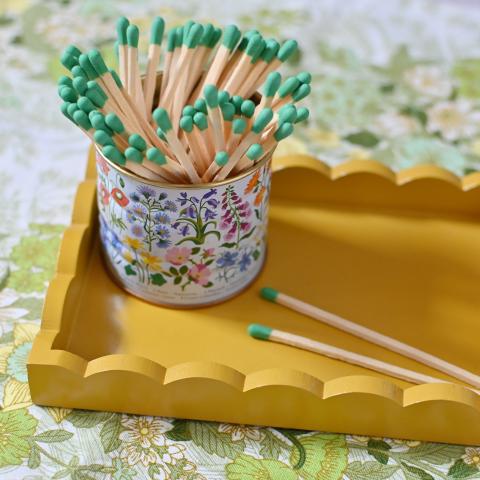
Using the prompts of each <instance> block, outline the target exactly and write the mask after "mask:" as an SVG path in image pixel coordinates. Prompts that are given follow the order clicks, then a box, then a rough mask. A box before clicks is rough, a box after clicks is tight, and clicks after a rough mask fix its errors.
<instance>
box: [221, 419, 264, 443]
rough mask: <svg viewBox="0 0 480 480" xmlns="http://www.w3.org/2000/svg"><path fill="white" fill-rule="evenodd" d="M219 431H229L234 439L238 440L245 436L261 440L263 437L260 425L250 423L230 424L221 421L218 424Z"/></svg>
mask: <svg viewBox="0 0 480 480" xmlns="http://www.w3.org/2000/svg"><path fill="white" fill-rule="evenodd" d="M218 431H219V432H221V433H228V434H230V435H231V436H232V441H234V442H238V441H239V440H243V439H244V438H249V439H250V440H255V441H259V440H260V439H261V436H262V435H261V430H260V429H259V428H258V427H250V426H248V425H230V424H228V423H221V424H220V425H219V426H218Z"/></svg>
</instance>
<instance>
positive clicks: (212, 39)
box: [208, 28, 222, 48]
mask: <svg viewBox="0 0 480 480" xmlns="http://www.w3.org/2000/svg"><path fill="white" fill-rule="evenodd" d="M221 37H222V29H221V28H215V30H214V31H213V33H212V35H211V37H210V41H209V42H208V48H213V47H214V46H215V45H216V44H217V43H218V41H219V40H220V38H221Z"/></svg>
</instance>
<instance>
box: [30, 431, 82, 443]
mask: <svg viewBox="0 0 480 480" xmlns="http://www.w3.org/2000/svg"><path fill="white" fill-rule="evenodd" d="M72 437H73V433H72V432H68V431H67V430H61V429H58V430H47V431H45V432H42V433H39V434H38V435H35V436H34V437H33V439H34V440H35V441H36V442H42V443H54V442H65V441H67V440H70V438H72Z"/></svg>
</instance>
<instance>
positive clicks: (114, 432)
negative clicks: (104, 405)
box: [100, 415, 123, 453]
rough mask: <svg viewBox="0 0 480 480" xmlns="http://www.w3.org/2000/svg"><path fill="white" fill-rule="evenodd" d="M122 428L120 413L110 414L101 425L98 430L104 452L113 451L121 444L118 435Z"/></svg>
mask: <svg viewBox="0 0 480 480" xmlns="http://www.w3.org/2000/svg"><path fill="white" fill-rule="evenodd" d="M122 428H123V427H122V424H121V416H120V415H112V416H111V417H110V418H109V419H108V420H107V421H106V422H105V423H104V424H103V425H102V429H101V430H100V440H101V442H102V446H103V451H104V452H105V453H110V452H113V451H114V450H116V449H117V448H118V447H119V446H120V445H121V443H122V442H121V441H120V439H119V438H118V437H119V435H120V433H121V431H122Z"/></svg>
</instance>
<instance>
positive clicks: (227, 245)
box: [220, 242, 236, 248]
mask: <svg viewBox="0 0 480 480" xmlns="http://www.w3.org/2000/svg"><path fill="white" fill-rule="evenodd" d="M235 245H236V243H235V242H226V243H222V244H221V245H220V247H223V248H233V247H234V246H235Z"/></svg>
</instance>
